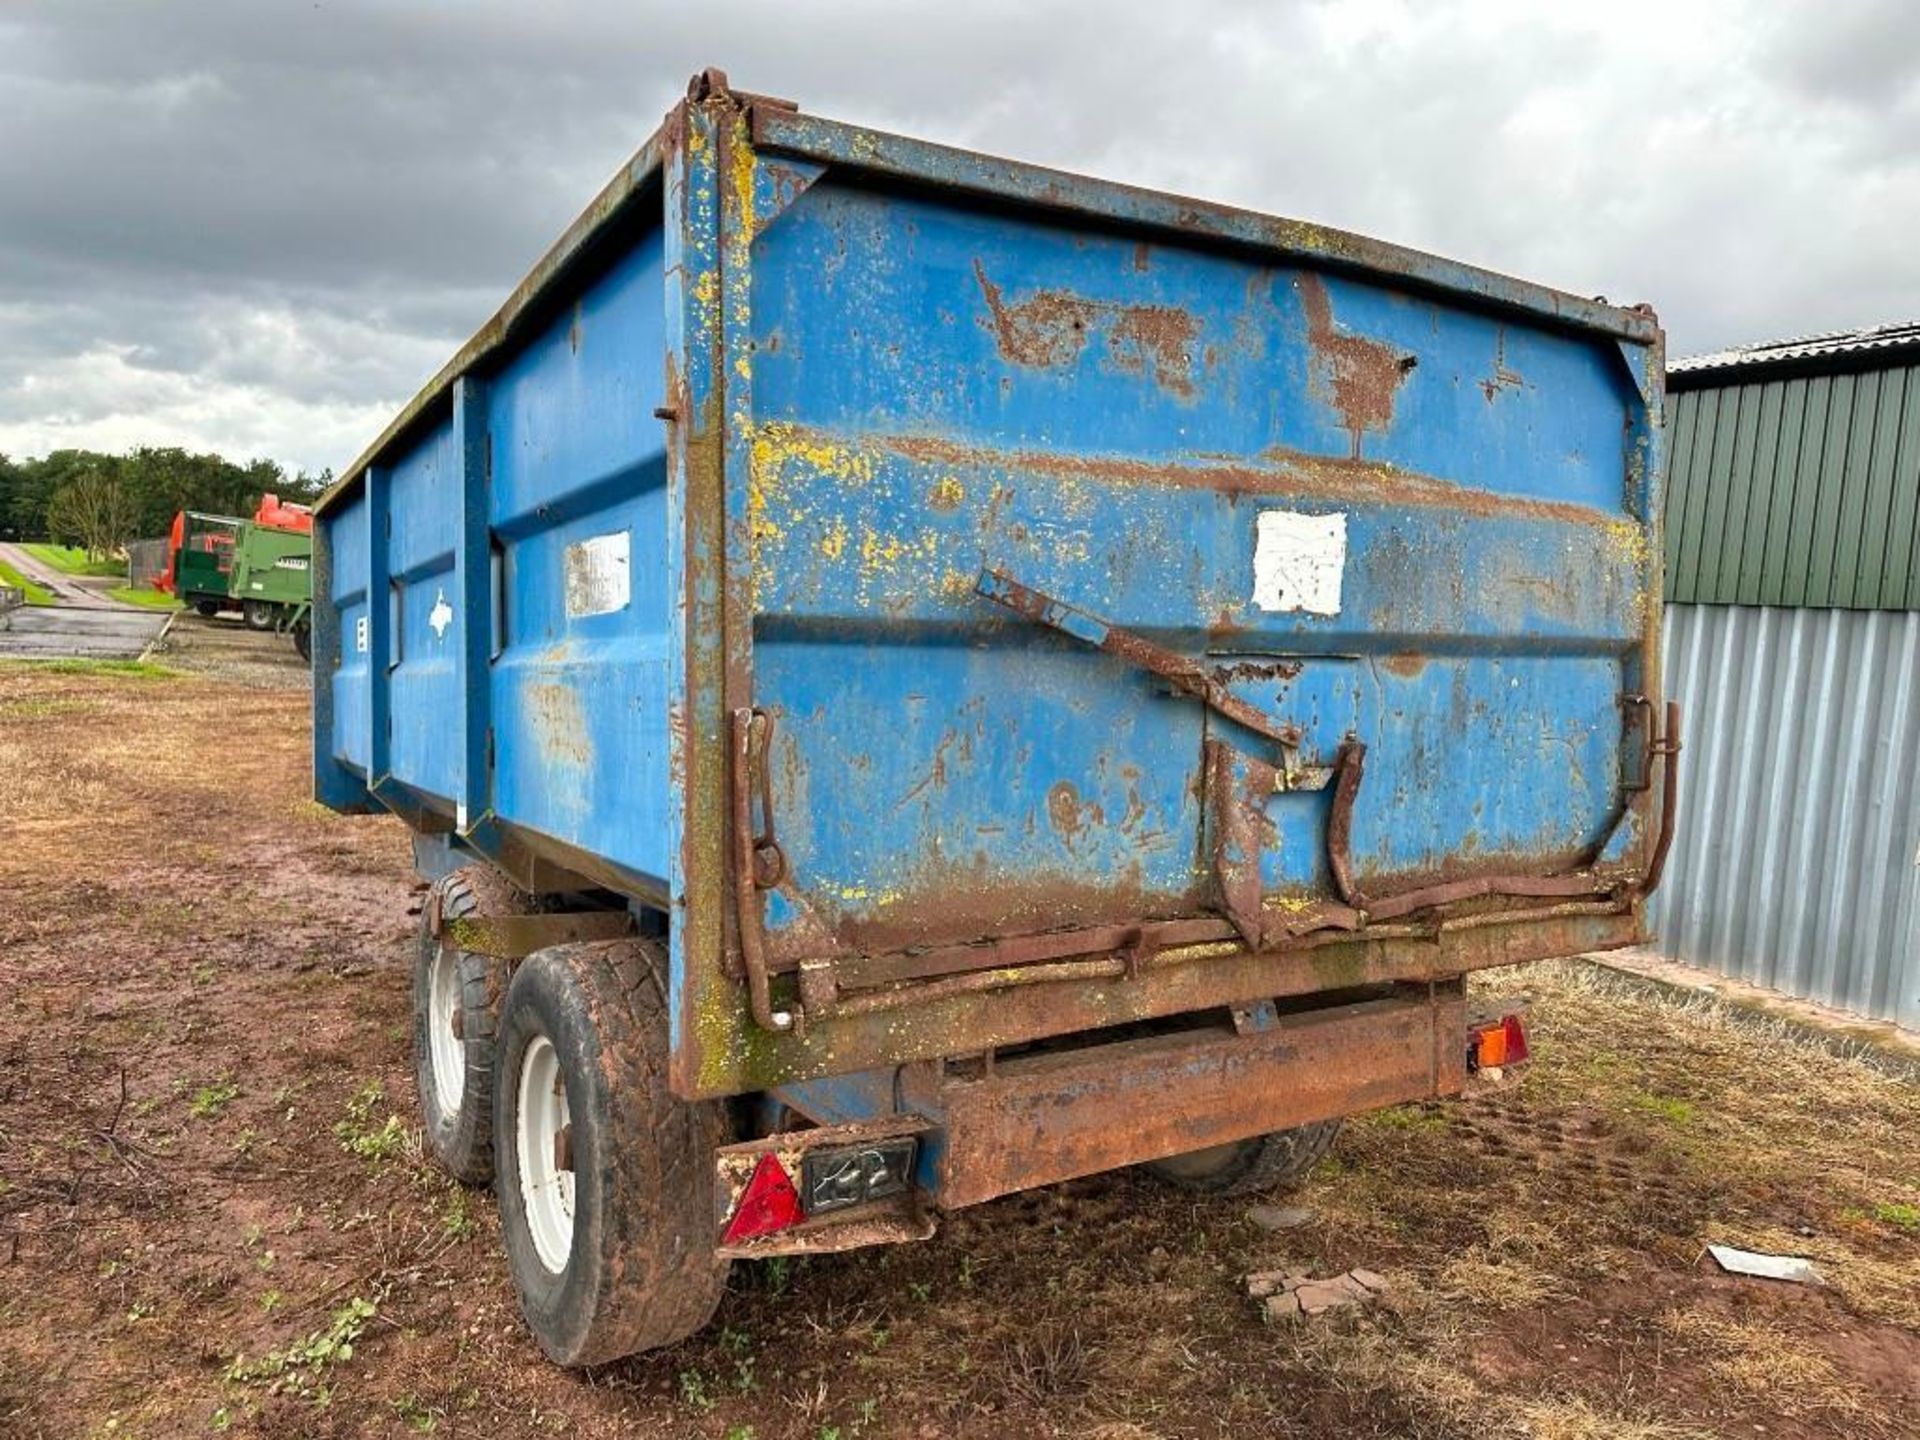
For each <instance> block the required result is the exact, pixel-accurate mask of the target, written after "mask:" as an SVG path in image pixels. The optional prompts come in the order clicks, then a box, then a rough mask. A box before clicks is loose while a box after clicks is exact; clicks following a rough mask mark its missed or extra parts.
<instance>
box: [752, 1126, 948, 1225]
mask: <svg viewBox="0 0 1920 1440" xmlns="http://www.w3.org/2000/svg"><path fill="white" fill-rule="evenodd" d="M807 1133H808V1132H805V1131H803V1132H801V1135H802V1136H804V1135H805V1134H807ZM794 1138H796V1139H798V1138H800V1137H799V1136H796V1137H794ZM919 1154H920V1141H919V1138H918V1137H917V1136H914V1135H894V1136H889V1137H887V1138H885V1139H881V1140H872V1141H868V1142H866V1143H863V1144H854V1145H821V1146H818V1147H817V1148H812V1149H803V1148H802V1147H800V1146H797V1145H796V1146H794V1147H792V1149H790V1150H788V1151H787V1152H786V1153H785V1154H784V1155H783V1154H780V1153H776V1152H773V1151H768V1152H766V1153H764V1154H762V1155H761V1156H760V1158H759V1159H758V1160H757V1161H756V1162H755V1163H754V1167H753V1173H752V1174H751V1175H750V1176H749V1177H748V1178H747V1183H746V1184H745V1185H744V1186H742V1187H741V1189H740V1198H739V1199H738V1200H737V1201H736V1202H734V1206H733V1212H732V1215H731V1217H730V1218H729V1219H728V1220H727V1222H726V1226H725V1229H724V1230H723V1232H722V1234H721V1237H720V1243H721V1244H722V1245H737V1244H739V1243H741V1242H742V1241H746V1240H757V1239H759V1238H760V1237H762V1236H765V1235H773V1234H776V1233H778V1232H779V1231H782V1230H787V1229H791V1228H792V1227H793V1226H795V1225H798V1224H799V1223H800V1222H801V1221H803V1220H807V1219H811V1218H813V1217H815V1216H819V1215H824V1214H828V1213H831V1212H833V1211H836V1210H852V1209H855V1208H857V1207H860V1206H864V1205H871V1204H874V1203H876V1202H880V1201H886V1200H894V1199H898V1198H899V1197H901V1196H904V1195H907V1194H908V1193H909V1192H910V1191H911V1190H912V1189H913V1173H914V1165H915V1162H916V1161H917V1160H918V1158H919ZM735 1173H736V1174H737V1173H738V1172H737V1171H736V1172H735ZM725 1174H726V1171H725V1168H724V1163H723V1168H722V1177H723V1179H724V1177H725ZM796 1179H797V1180H798V1181H799V1184H798V1186H796V1185H795V1183H794V1182H795V1180H796Z"/></svg>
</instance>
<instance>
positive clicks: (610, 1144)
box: [493, 940, 729, 1365]
mask: <svg viewBox="0 0 1920 1440" xmlns="http://www.w3.org/2000/svg"><path fill="white" fill-rule="evenodd" d="M666 969H667V961H666V954H665V952H664V950H663V949H662V948H661V947H660V946H659V945H658V944H657V943H655V942H653V941H650V940H614V941H600V942H593V943H586V944H573V945H555V946H552V947H550V948H548V949H546V950H541V951H539V952H537V953H535V954H533V955H531V956H529V957H528V958H527V959H526V960H525V961H524V962H523V963H522V964H521V966H520V968H519V969H518V970H517V971H516V972H515V973H514V977H513V984H512V986H511V987H510V988H509V989H508V991H507V1001H506V1006H505V1009H504V1011H503V1012H502V1014H501V1019H500V1045H499V1054H498V1062H497V1063H498V1076H499V1079H498V1082H497V1084H496V1087H495V1093H494V1102H493V1115H494V1132H495V1134H496V1135H498V1136H499V1137H500V1140H499V1144H498V1146H497V1147H496V1152H495V1158H494V1174H495V1179H494V1192H495V1195H496V1196H497V1198H498V1200H499V1204H500V1221H501V1230H502V1232H503V1234H504V1237H505V1241H506V1248H507V1261H508V1267H509V1269H511V1271H512V1272H513V1282H514V1288H515V1289H516V1290H518V1291H519V1294H520V1310H521V1313H522V1314H523V1315H524V1316H525V1317H526V1320H527V1324H528V1325H529V1327H531V1328H532V1330H533V1333H534V1335H535V1337H536V1338H537V1339H538V1340H539V1342H540V1348H541V1349H543V1350H544V1351H546V1353H547V1354H548V1356H550V1357H551V1358H552V1359H554V1360H556V1361H558V1362H559V1363H560V1364H562V1365H596V1364H599V1363H601V1362H603V1361H607V1360H612V1359H616V1358H617V1357H619V1356H622V1355H630V1354H633V1353H634V1352H636V1351H639V1350H651V1349H655V1348H657V1347H659V1346H662V1345H671V1344H673V1343H674V1342H675V1341H677V1340H682V1339H685V1338H686V1337H687V1336H688V1335H691V1334H693V1332H694V1331H696V1330H698V1329H699V1328H700V1327H701V1326H703V1325H705V1324H706V1323H707V1321H708V1320H710V1319H711V1318H712V1317H713V1312H714V1309H715V1307H717V1306H718V1305H719V1303H720V1297H721V1294H722V1293H723V1292H724V1291H725V1289H726V1277H727V1266H726V1262H724V1261H722V1260H719V1259H717V1258H716V1257H715V1255H714V1253H713V1252H714V1240H715V1221H714V1201H713V1180H712V1169H711V1167H712V1163H713V1152H714V1150H715V1148H716V1147H718V1146H721V1145H724V1144H726V1143H727V1140H728V1138H729V1136H728V1124H727V1118H726V1110H725V1108H724V1107H723V1106H722V1105H720V1104H719V1103H717V1102H712V1101H709V1102H704V1103H700V1104H689V1103H687V1102H686V1101H683V1100H680V1099H678V1098H677V1097H675V1096H674V1094H673V1093H672V1092H671V1091H670V1090H669V1089H668V1087H667V1074H666V1070H667V1047H668V1041H667V998H666V994H665V989H664V984H665V981H664V977H665V975H666Z"/></svg>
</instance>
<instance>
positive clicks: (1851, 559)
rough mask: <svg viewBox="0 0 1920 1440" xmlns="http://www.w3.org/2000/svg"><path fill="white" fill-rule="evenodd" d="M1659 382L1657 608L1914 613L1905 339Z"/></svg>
mask: <svg viewBox="0 0 1920 1440" xmlns="http://www.w3.org/2000/svg"><path fill="white" fill-rule="evenodd" d="M1671 373H1672V389H1673V391H1674V392H1675V393H1674V395H1673V401H1672V403H1673V415H1672V420H1671V432H1670V433H1671V437H1672V462H1671V467H1670V472H1669V478H1668V486H1667V541H1666V543H1667V555H1666V559H1667V597H1668V599H1669V600H1670V601H1673V602H1676V603H1680V604H1695V603H1697V604H1707V605H1793V606H1809V607H1817V608H1829V607H1833V608H1843V609H1845V608H1850V609H1890V610H1907V609H1917V608H1920V326H1913V325H1909V326H1889V327H1884V328H1883V329H1881V330H1878V331H1866V332H1847V333H1845V334H1839V335H1832V336H1816V337H1810V338H1808V339H1803V340H1796V341H1782V342H1779V343H1778V344H1775V345H1769V346H1753V347H1750V348H1748V349H1744V350H1736V351H1727V352H1723V353H1721V354H1719V355H1710V356H1701V357H1699V358H1697V359H1694V360H1685V361H1679V362H1677V363H1676V364H1675V365H1674V366H1673V367H1672V372H1671Z"/></svg>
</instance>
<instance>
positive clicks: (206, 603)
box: [193, 600, 220, 620]
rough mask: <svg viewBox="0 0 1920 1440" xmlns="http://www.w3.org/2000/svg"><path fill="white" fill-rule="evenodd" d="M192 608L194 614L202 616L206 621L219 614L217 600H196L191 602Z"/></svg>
mask: <svg viewBox="0 0 1920 1440" xmlns="http://www.w3.org/2000/svg"><path fill="white" fill-rule="evenodd" d="M193 608H194V613H195V614H198V615H204V616H205V617H206V618H207V619H209V620H211V619H213V617H214V616H216V615H218V614H219V613H220V602H219V601H218V600H196V601H194V602H193Z"/></svg>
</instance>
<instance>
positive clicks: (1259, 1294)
mask: <svg viewBox="0 0 1920 1440" xmlns="http://www.w3.org/2000/svg"><path fill="white" fill-rule="evenodd" d="M1287 1278H1288V1277H1287V1276H1286V1275H1285V1274H1283V1273H1282V1272H1280V1271H1278V1270H1260V1271H1256V1272H1255V1273H1254V1274H1252V1275H1249V1276H1247V1294H1248V1295H1250V1296H1252V1297H1253V1298H1254V1299H1255V1300H1264V1299H1266V1298H1267V1297H1268V1296H1269V1295H1277V1294H1279V1293H1280V1291H1282V1290H1284V1289H1286V1288H1287Z"/></svg>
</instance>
